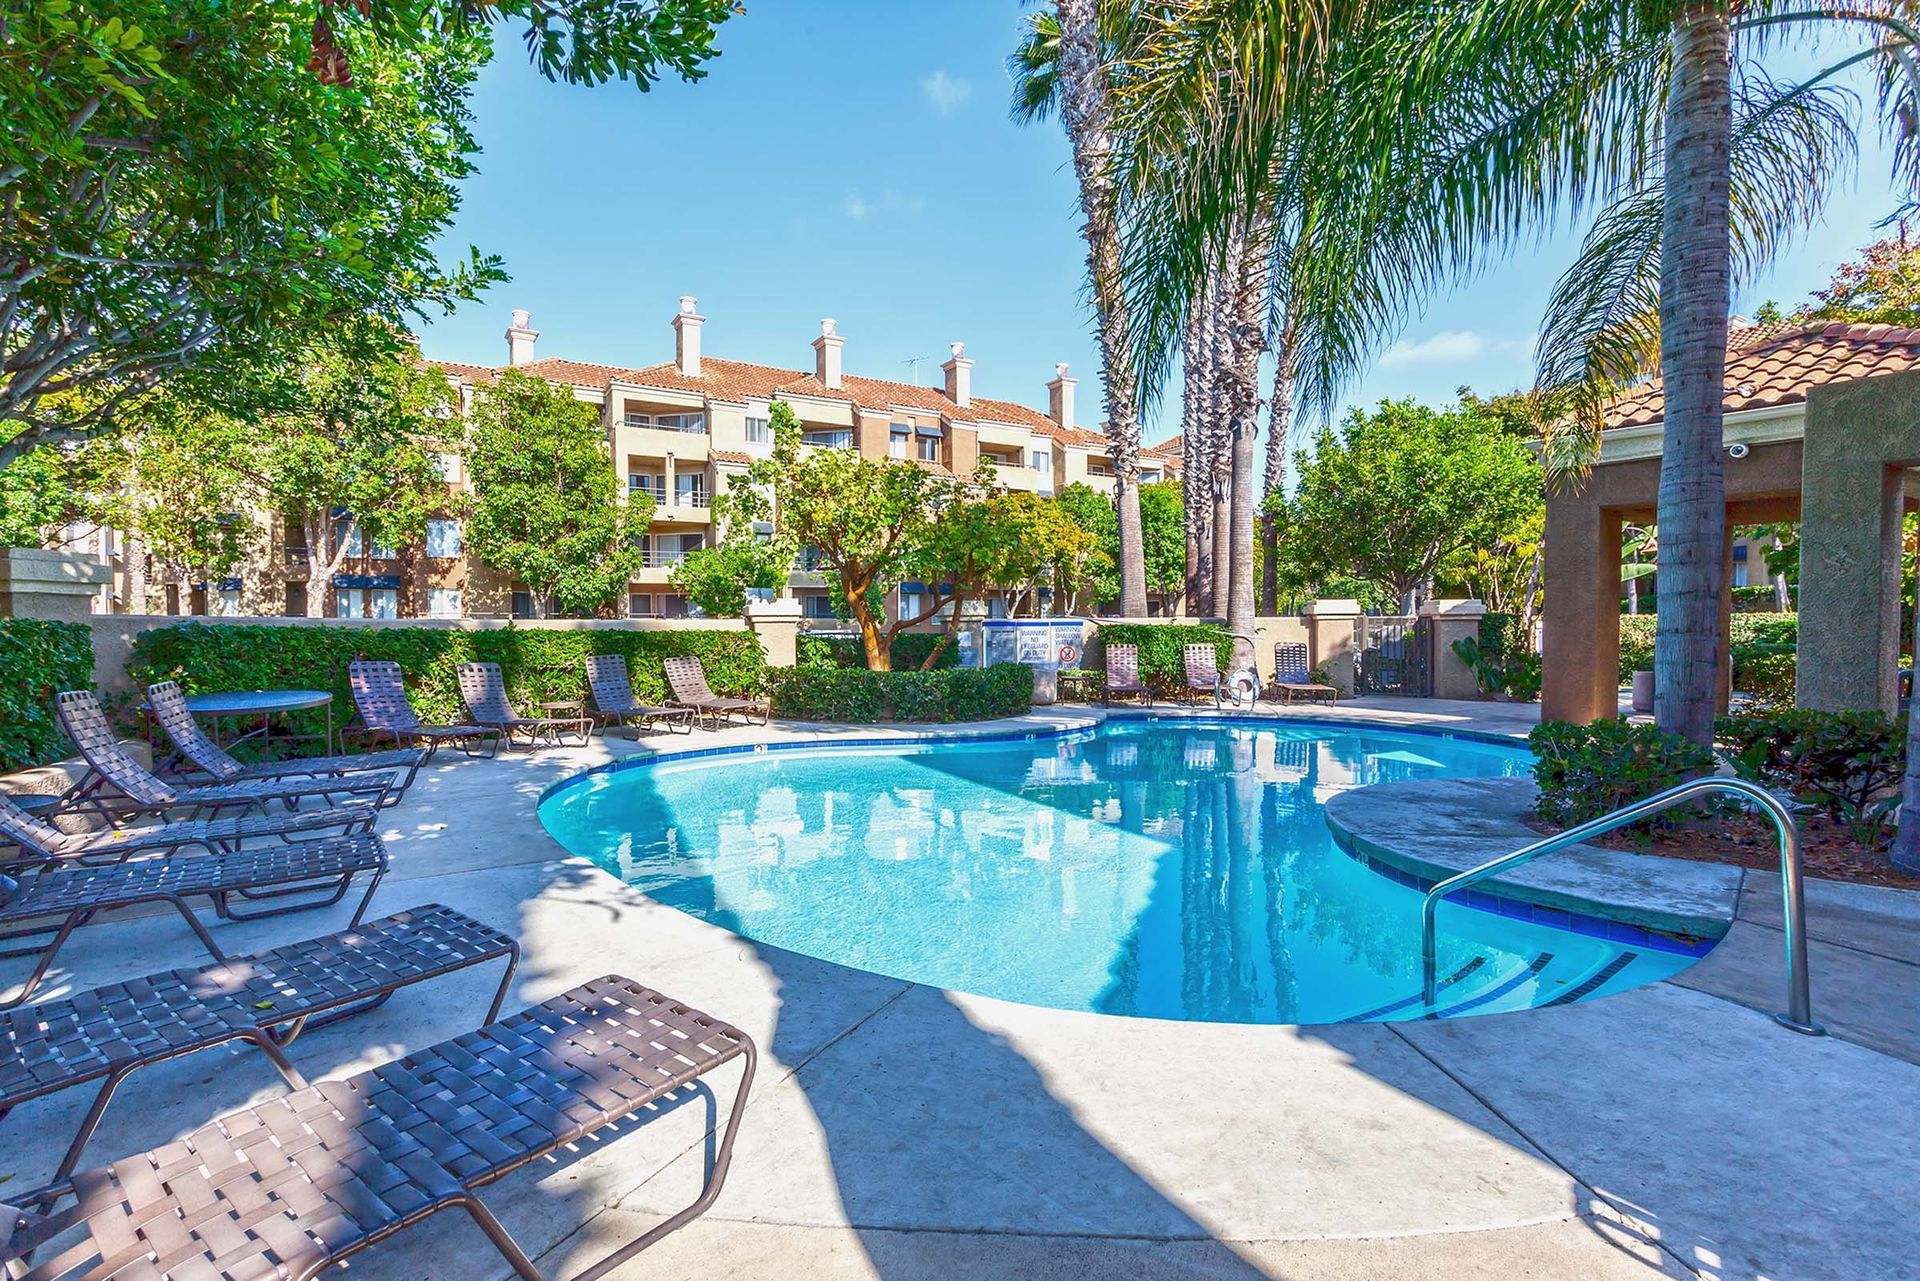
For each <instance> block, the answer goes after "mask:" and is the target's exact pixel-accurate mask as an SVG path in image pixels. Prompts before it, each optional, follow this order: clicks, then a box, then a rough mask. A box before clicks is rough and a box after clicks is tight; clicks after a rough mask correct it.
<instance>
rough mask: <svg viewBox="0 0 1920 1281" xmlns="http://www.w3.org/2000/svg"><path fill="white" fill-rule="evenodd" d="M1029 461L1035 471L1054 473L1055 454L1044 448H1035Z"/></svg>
mask: <svg viewBox="0 0 1920 1281" xmlns="http://www.w3.org/2000/svg"><path fill="white" fill-rule="evenodd" d="M1027 463H1028V466H1030V467H1032V468H1033V469H1034V470H1035V471H1038V472H1045V473H1046V474H1047V475H1049V476H1051V475H1052V474H1053V455H1052V454H1051V453H1049V452H1048V451H1046V450H1044V449H1036V450H1034V451H1033V456H1032V457H1031V458H1029V459H1028V460H1027Z"/></svg>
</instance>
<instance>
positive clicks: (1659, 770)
mask: <svg viewBox="0 0 1920 1281" xmlns="http://www.w3.org/2000/svg"><path fill="white" fill-rule="evenodd" d="M1527 746H1528V747H1530V748H1532V749H1533V780H1534V782H1535V784H1537V785H1538V787H1539V792H1538V795H1537V796H1536V797H1535V798H1534V804H1533V808H1534V813H1536V814H1538V815H1539V816H1540V817H1541V818H1543V819H1545V820H1546V821H1547V822H1549V823H1553V824H1555V825H1557V826H1559V827H1572V826H1574V825H1575V824H1578V823H1584V822H1586V821H1587V820H1588V819H1594V818H1599V817H1600V816H1601V815H1603V814H1611V813H1612V812H1613V811H1615V810H1617V809H1619V808H1621V807H1622V806H1625V805H1631V804H1633V803H1634V802H1635V801H1643V800H1645V799H1646V798H1647V797H1649V796H1652V795H1654V794H1655V793H1656V792H1664V791H1666V790H1667V789H1668V788H1670V787H1674V786H1677V785H1678V784H1680V783H1683V782H1685V781H1687V780H1688V779H1690V778H1700V777H1702V776H1703V775H1707V774H1711V773H1713V769H1714V759H1713V753H1712V752H1711V751H1709V750H1707V749H1706V748H1704V747H1701V746H1699V745H1697V744H1695V743H1691V742H1688V741H1687V740H1686V739H1684V738H1681V737H1679V736H1678V735H1677V734H1665V733H1662V732H1661V731H1660V730H1659V729H1657V728H1655V727H1654V726H1652V725H1636V724H1631V723H1629V722H1627V721H1623V720H1613V719H1607V718H1603V719H1601V720H1597V721H1595V722H1593V723H1592V724H1591V725H1574V724H1570V723H1568V722H1566V721H1547V722H1546V723H1544V724H1541V725H1536V726H1534V728H1533V732H1532V733H1530V734H1528V735H1527ZM1673 821H1674V816H1673V814H1672V813H1671V812H1670V813H1669V814H1667V815H1666V816H1664V817H1658V816H1657V817H1654V818H1651V819H1647V820H1645V821H1644V822H1642V823H1636V824H1633V825H1632V826H1634V827H1646V826H1662V825H1664V824H1667V823H1671V822H1673Z"/></svg>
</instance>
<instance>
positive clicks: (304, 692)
mask: <svg viewBox="0 0 1920 1281" xmlns="http://www.w3.org/2000/svg"><path fill="white" fill-rule="evenodd" d="M186 699H187V710H188V711H189V712H192V713H193V715H194V716H195V718H197V719H205V720H207V721H209V722H211V724H212V730H213V734H212V737H213V741H214V742H215V743H220V741H221V740H220V722H221V721H223V720H239V719H245V718H251V717H255V716H257V717H259V718H260V724H259V725H258V726H256V727H255V728H253V729H250V730H248V731H247V732H245V733H244V734H242V735H240V737H238V738H236V739H234V740H233V742H232V743H230V744H222V745H223V746H229V747H238V746H239V745H240V744H242V743H249V742H254V741H256V740H257V741H258V742H259V744H260V750H261V753H262V754H263V755H264V757H265V758H266V759H267V760H273V759H275V757H274V755H273V741H274V740H273V718H274V717H276V716H281V715H284V714H286V713H287V712H307V711H312V710H314V709H315V708H320V707H324V708H326V709H327V732H326V742H325V746H324V747H323V748H322V750H321V755H323V756H330V755H332V754H333V695H331V694H329V693H327V692H326V691H325V690H318V689H251V690H234V691H232V692H231V693H220V694H188V695H187V696H186ZM140 710H141V712H142V713H143V714H144V713H146V712H147V711H148V708H147V705H146V704H145V703H142V704H141V705H140ZM294 737H300V738H307V737H311V735H282V738H294Z"/></svg>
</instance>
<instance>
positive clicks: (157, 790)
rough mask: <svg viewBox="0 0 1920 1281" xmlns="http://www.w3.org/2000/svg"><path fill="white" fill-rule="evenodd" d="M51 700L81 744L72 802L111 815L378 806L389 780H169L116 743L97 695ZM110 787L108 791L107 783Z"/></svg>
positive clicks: (68, 694)
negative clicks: (80, 773)
mask: <svg viewBox="0 0 1920 1281" xmlns="http://www.w3.org/2000/svg"><path fill="white" fill-rule="evenodd" d="M54 707H55V709H56V710H57V711H58V713H59V716H60V725H61V727H62V728H63V729H65V730H66V731H67V737H69V738H71V739H72V740H73V743H74V746H75V747H77V748H79V749H80V755H81V756H82V757H84V758H85V760H86V762H87V768H88V771H89V776H88V777H87V778H86V779H85V780H83V782H82V783H81V785H80V786H79V787H78V788H77V789H76V790H75V791H74V793H73V795H72V797H71V800H72V803H73V807H74V808H79V809H85V810H87V811H89V812H91V813H93V814H95V815H97V816H98V817H100V818H101V819H103V820H105V821H107V822H109V823H117V822H119V821H120V820H122V819H124V818H127V817H136V816H140V815H149V814H162V815H164V814H173V813H177V812H178V811H180V810H189V811H198V812H199V813H201V814H203V815H216V814H219V813H220V812H221V811H223V810H242V811H246V810H261V809H264V808H265V807H266V806H268V805H269V804H271V803H272V802H275V801H278V802H280V803H281V804H282V805H284V806H285V807H286V808H288V809H295V808H298V806H299V803H300V802H301V801H302V800H312V799H320V800H324V801H327V802H328V803H329V804H331V803H334V802H336V801H340V800H349V801H362V802H365V803H367V804H369V805H374V806H378V805H379V804H380V803H381V801H382V799H383V798H384V797H385V796H386V794H387V791H388V790H389V789H390V788H391V787H392V786H393V784H394V778H393V776H392V775H391V774H387V773H384V772H383V773H373V774H362V775H356V776H354V777H352V778H305V779H303V778H282V779H259V780H255V781H251V782H247V781H243V782H237V783H216V784H209V785H205V786H196V785H192V784H184V783H170V782H168V781H167V780H166V779H163V778H161V777H160V776H159V775H158V774H156V773H154V772H153V771H152V770H150V769H148V768H147V767H146V766H144V765H142V764H141V763H140V762H139V761H136V760H134V759H133V757H132V756H130V755H128V754H127V749H126V748H124V747H122V746H120V740H119V738H118V737H116V736H115V734H114V732H113V727H112V726H111V725H109V724H108V723H107V714H106V712H105V711H104V710H102V709H101V707H100V700H99V699H98V698H96V697H94V693H93V691H92V690H89V689H72V690H67V691H65V692H63V693H61V694H58V695H56V696H55V697H54ZM107 787H111V788H112V791H113V794H112V795H108V794H106V793H105V791H104V789H105V788H107Z"/></svg>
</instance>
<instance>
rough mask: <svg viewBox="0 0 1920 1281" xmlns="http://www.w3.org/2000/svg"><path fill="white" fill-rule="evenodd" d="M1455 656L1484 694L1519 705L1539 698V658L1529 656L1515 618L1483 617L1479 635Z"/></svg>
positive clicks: (1459, 644)
mask: <svg viewBox="0 0 1920 1281" xmlns="http://www.w3.org/2000/svg"><path fill="white" fill-rule="evenodd" d="M1453 652H1454V653H1456V654H1458V655H1459V656H1460V661H1461V662H1463V663H1465V664H1466V665H1467V666H1468V667H1469V668H1470V669H1471V670H1472V671H1473V679H1474V682H1475V683H1476V684H1477V685H1479V687H1480V692H1481V693H1482V694H1498V695H1500V696H1502V697H1504V698H1511V699H1513V700H1515V701H1516V702H1521V703H1531V702H1532V701H1533V700H1534V699H1536V698H1538V697H1540V656H1539V655H1538V654H1533V653H1529V652H1528V650H1527V644H1526V637H1525V635H1524V634H1523V631H1522V628H1521V625H1520V620H1519V619H1518V618H1517V617H1515V616H1514V615H1512V614H1482V615H1481V616H1480V628H1479V635H1477V636H1463V637H1461V638H1460V639H1459V640H1457V641H1455V642H1454V643H1453Z"/></svg>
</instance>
